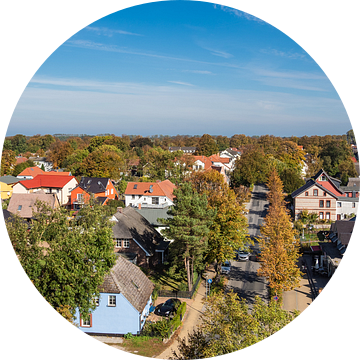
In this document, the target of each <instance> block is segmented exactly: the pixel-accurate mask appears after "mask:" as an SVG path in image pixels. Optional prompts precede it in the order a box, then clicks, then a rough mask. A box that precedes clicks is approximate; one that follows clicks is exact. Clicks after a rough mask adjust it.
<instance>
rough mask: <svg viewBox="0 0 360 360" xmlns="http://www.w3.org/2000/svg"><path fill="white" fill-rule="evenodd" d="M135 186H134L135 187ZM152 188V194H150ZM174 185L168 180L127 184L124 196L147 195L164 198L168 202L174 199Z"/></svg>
mask: <svg viewBox="0 0 360 360" xmlns="http://www.w3.org/2000/svg"><path fill="white" fill-rule="evenodd" d="M135 185H136V186H135ZM150 186H152V192H150ZM174 189H175V185H174V184H173V183H172V182H171V181H170V180H165V181H161V182H158V183H156V182H128V184H127V187H126V190H125V193H124V194H125V195H148V196H166V197H168V198H169V199H170V200H173V199H174V195H173V191H174Z"/></svg>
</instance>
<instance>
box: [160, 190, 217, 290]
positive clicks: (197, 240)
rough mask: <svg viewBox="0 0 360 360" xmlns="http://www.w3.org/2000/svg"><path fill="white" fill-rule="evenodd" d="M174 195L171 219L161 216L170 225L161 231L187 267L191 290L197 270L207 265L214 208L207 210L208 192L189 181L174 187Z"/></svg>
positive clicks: (170, 211)
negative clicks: (205, 257) (208, 239)
mask: <svg viewBox="0 0 360 360" xmlns="http://www.w3.org/2000/svg"><path fill="white" fill-rule="evenodd" d="M174 195H175V196H176V198H175V201H174V206H173V208H171V209H170V210H169V214H170V215H172V218H169V219H161V221H162V222H163V224H165V225H167V226H168V228H166V229H164V230H163V232H162V233H163V234H164V235H165V236H166V237H167V238H168V239H173V240H174V242H173V243H172V244H171V245H172V251H173V252H175V253H176V254H177V256H178V259H179V260H180V261H181V262H182V264H183V266H184V268H185V271H186V277H187V283H188V289H189V290H191V289H192V286H193V279H194V271H197V270H199V269H201V268H203V266H204V264H203V259H204V255H205V254H206V249H207V235H208V233H209V231H210V230H209V227H210V225H211V222H212V219H213V216H214V211H212V210H208V208H207V199H206V195H199V194H198V193H197V191H196V190H195V189H194V188H193V187H192V185H191V184H190V183H185V184H183V185H181V186H180V187H178V188H177V189H175V190H174Z"/></svg>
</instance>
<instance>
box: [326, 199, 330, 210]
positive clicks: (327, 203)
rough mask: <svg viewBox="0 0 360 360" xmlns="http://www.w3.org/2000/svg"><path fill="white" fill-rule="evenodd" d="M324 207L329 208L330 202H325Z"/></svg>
mask: <svg viewBox="0 0 360 360" xmlns="http://www.w3.org/2000/svg"><path fill="white" fill-rule="evenodd" d="M326 207H327V208H329V207H330V200H326Z"/></svg>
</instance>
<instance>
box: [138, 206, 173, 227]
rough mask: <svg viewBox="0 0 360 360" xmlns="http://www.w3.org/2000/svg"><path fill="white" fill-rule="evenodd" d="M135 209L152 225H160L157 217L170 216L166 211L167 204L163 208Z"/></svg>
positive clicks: (166, 217) (164, 217)
mask: <svg viewBox="0 0 360 360" xmlns="http://www.w3.org/2000/svg"><path fill="white" fill-rule="evenodd" d="M135 210H136V211H137V212H138V213H139V214H141V216H143V217H144V218H145V219H146V220H147V221H148V222H149V223H150V224H151V225H153V226H161V225H162V224H161V223H160V222H159V221H158V219H168V218H172V216H171V215H168V213H167V212H168V210H169V207H168V206H167V207H164V208H141V209H138V208H135Z"/></svg>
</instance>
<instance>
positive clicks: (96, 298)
mask: <svg viewBox="0 0 360 360" xmlns="http://www.w3.org/2000/svg"><path fill="white" fill-rule="evenodd" d="M94 303H95V305H96V306H99V305H100V300H99V297H98V296H95V297H94Z"/></svg>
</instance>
